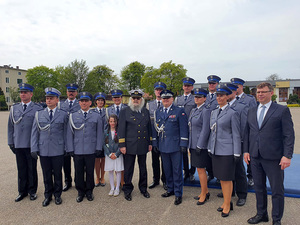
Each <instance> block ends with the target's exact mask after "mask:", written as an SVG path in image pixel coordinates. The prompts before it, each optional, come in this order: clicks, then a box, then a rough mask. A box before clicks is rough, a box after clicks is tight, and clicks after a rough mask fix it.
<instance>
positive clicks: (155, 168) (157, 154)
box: [151, 147, 166, 183]
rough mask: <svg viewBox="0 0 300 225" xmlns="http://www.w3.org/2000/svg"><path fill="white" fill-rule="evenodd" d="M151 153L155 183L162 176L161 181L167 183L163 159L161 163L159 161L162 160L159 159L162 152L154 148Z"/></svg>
mask: <svg viewBox="0 0 300 225" xmlns="http://www.w3.org/2000/svg"><path fill="white" fill-rule="evenodd" d="M153 148H156V147H153ZM151 154H152V169H153V181H154V182H155V183H159V179H160V178H161V181H162V182H163V183H166V177H165V173H164V167H163V162H162V160H161V163H160V162H159V161H160V160H159V158H160V152H159V151H153V150H152V151H151ZM160 164H161V176H160Z"/></svg>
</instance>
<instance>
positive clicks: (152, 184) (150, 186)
mask: <svg viewBox="0 0 300 225" xmlns="http://www.w3.org/2000/svg"><path fill="white" fill-rule="evenodd" d="M157 185H159V182H155V181H153V182H152V183H151V184H150V185H149V189H152V188H155V187H156V186H157Z"/></svg>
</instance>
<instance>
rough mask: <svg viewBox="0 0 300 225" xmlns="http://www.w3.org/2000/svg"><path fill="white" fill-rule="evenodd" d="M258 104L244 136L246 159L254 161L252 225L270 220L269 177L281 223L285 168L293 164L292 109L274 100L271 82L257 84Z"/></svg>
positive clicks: (275, 220) (277, 219) (275, 221)
mask: <svg viewBox="0 0 300 225" xmlns="http://www.w3.org/2000/svg"><path fill="white" fill-rule="evenodd" d="M256 94H257V99H258V101H259V103H260V104H259V105H258V107H254V108H251V109H250V110H249V112H248V118H247V124H246V129H245V135H244V160H245V162H246V163H247V164H248V163H249V161H251V169H252V175H253V179H254V189H255V193H256V201H257V203H256V209H257V214H256V215H255V216H254V217H251V218H250V219H249V220H248V223H250V224H257V223H260V222H268V221H269V218H268V212H267V202H268V199H267V189H266V177H268V179H269V182H270V186H271V190H272V218H273V224H281V222H280V221H281V218H282V216H283V210H284V186H283V180H284V169H285V168H287V167H289V166H290V164H291V158H292V156H293V151H294V142H295V134H294V128H293V121H292V117H291V113H290V110H289V109H288V108H287V107H286V106H282V105H279V104H274V103H272V101H271V98H272V95H273V87H272V85H271V84H270V83H260V84H259V85H257V93H256Z"/></svg>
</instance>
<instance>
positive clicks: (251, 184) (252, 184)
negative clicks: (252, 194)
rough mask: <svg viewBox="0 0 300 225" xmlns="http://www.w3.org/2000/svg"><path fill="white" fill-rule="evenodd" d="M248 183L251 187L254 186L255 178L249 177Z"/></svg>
mask: <svg viewBox="0 0 300 225" xmlns="http://www.w3.org/2000/svg"><path fill="white" fill-rule="evenodd" d="M248 185H249V186H250V187H253V186H254V180H253V178H250V179H248Z"/></svg>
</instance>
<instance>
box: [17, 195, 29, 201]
mask: <svg viewBox="0 0 300 225" xmlns="http://www.w3.org/2000/svg"><path fill="white" fill-rule="evenodd" d="M26 196H27V195H18V196H17V197H16V199H15V202H19V201H21V200H22V199H23V198H25V197H26Z"/></svg>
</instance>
